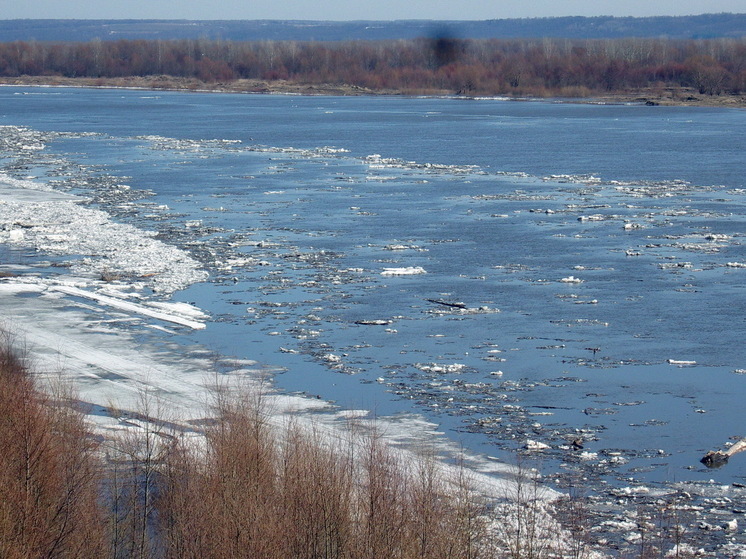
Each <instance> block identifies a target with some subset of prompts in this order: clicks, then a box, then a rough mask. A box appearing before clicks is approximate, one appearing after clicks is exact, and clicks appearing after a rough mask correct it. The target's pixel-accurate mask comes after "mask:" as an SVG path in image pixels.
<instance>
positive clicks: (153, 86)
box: [0, 75, 746, 108]
mask: <svg viewBox="0 0 746 559" xmlns="http://www.w3.org/2000/svg"><path fill="white" fill-rule="evenodd" d="M0 85H8V86H49V87H92V88H127V89H148V90H162V91H201V92H215V93H256V94H278V95H341V96H353V95H424V96H433V97H436V96H449V95H453V93H452V92H450V91H447V90H443V91H403V90H396V89H370V88H365V87H360V86H356V85H350V84H308V83H296V82H290V81H287V80H248V79H240V80H231V81H225V82H216V83H207V82H203V81H200V80H197V79H195V78H180V77H172V76H164V75H161V76H144V77H138V76H128V77H120V78H67V77H62V76H20V77H0ZM456 96H457V97H465V98H468V96H463V95H456ZM495 97H505V98H508V99H515V100H527V99H537V98H547V97H546V96H545V95H544V94H542V95H532V94H531V93H530V92H523V93H522V94H521V95H510V94H496V95H495ZM549 98H551V99H557V100H560V101H565V102H572V103H604V104H630V103H640V104H648V105H661V106H682V107H726V108H746V95H744V94H741V95H734V94H722V95H707V94H700V93H699V92H698V91H697V90H695V89H694V88H685V87H665V88H645V89H629V90H622V91H615V92H608V93H603V94H593V93H589V94H588V95H587V96H583V97H561V96H557V97H549Z"/></svg>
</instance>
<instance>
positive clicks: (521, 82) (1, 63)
mask: <svg viewBox="0 0 746 559" xmlns="http://www.w3.org/2000/svg"><path fill="white" fill-rule="evenodd" d="M20 76H46V77H66V78H93V79H99V80H101V85H104V82H105V80H106V79H111V78H121V77H153V76H156V77H158V80H159V82H160V83H161V84H162V87H163V88H168V81H169V80H171V79H176V78H179V79H182V78H188V79H192V80H195V85H194V87H195V88H196V87H198V84H199V83H201V84H225V83H228V82H235V81H236V80H265V81H274V82H276V81H286V82H289V83H298V84H319V85H321V84H337V85H342V84H344V85H346V86H352V87H354V88H360V89H362V90H365V91H368V92H395V93H405V94H444V93H445V94H461V95H470V96H472V95H512V96H524V95H530V96H538V97H549V96H560V97H587V96H592V95H598V94H604V93H620V92H629V91H639V90H643V89H648V90H649V89H652V90H656V89H657V90H662V89H664V88H691V89H693V90H696V91H697V92H699V93H700V94H702V95H710V96H719V95H735V96H741V95H744V94H745V93H746V38H741V39H731V38H719V39H700V40H680V39H666V38H656V39H645V38H630V39H550V38H545V39H536V40H533V39H506V40H500V39H456V38H451V37H440V38H420V39H406V40H403V39H402V40H385V41H341V42H312V41H307V42H306V41H254V42H244V41H241V42H239V41H224V40H208V39H182V40H168V41H163V40H152V41H149V40H117V41H102V40H93V41H89V42H78V43H72V42H59V43H54V42H53V43H47V42H44V43H42V42H36V41H13V42H8V43H0V77H5V78H12V77H20Z"/></svg>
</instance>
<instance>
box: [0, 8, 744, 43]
mask: <svg viewBox="0 0 746 559" xmlns="http://www.w3.org/2000/svg"><path fill="white" fill-rule="evenodd" d="M442 34H448V35H450V36H453V37H459V38H469V39H489V38H501V39H517V38H536V37H554V38H567V39H614V38H627V37H667V38H675V39H701V38H721V37H729V38H741V37H746V13H745V14H728V13H723V14H705V15H697V16H682V17H668V16H666V17H646V18H634V17H611V16H601V17H559V18H524V19H496V20H488V21H432V20H402V21H345V22H333V21H272V20H237V21H220V20H209V21H208V20H202V21H190V20H61V19H24V20H0V42H9V41H30V40H36V41H90V40H93V39H101V40H116V39H150V40H154V39H161V40H170V39H198V38H203V39H222V40H231V41H258V40H276V41H286V40H293V41H347V40H384V39H412V38H417V37H424V36H433V35H442Z"/></svg>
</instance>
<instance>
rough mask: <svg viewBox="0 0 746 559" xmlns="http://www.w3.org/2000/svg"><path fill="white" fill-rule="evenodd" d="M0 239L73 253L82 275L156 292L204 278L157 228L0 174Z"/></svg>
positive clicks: (196, 265) (52, 251)
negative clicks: (115, 217)
mask: <svg viewBox="0 0 746 559" xmlns="http://www.w3.org/2000/svg"><path fill="white" fill-rule="evenodd" d="M0 194H2V199H1V200H0V242H5V243H12V244H13V245H16V246H18V247H22V248H32V249H34V250H36V251H39V252H43V253H47V254H51V255H59V256H73V257H75V258H73V259H72V260H71V261H70V264H71V267H72V271H73V272H74V273H76V274H79V275H81V276H83V277H86V278H91V279H94V278H95V279H101V278H102V277H122V276H124V277H126V278H127V279H128V280H129V281H130V282H134V283H135V284H136V285H138V286H141V287H144V288H149V289H152V290H153V291H155V292H161V293H172V292H174V291H177V290H179V289H183V288H185V287H187V286H188V285H190V284H192V283H195V282H198V281H203V280H204V279H206V278H207V272H205V271H204V270H202V269H200V266H199V263H198V262H196V261H195V260H194V259H193V258H191V257H190V256H189V255H188V254H187V253H185V252H184V251H182V250H179V249H178V248H176V247H174V246H171V245H167V244H165V243H163V242H161V241H159V240H157V239H155V238H154V237H155V235H156V233H154V232H150V231H141V230H138V229H136V228H135V227H132V226H131V225H127V224H122V223H115V222H113V221H111V219H110V218H109V216H108V215H107V214H106V213H105V212H103V211H101V210H97V209H93V208H87V207H84V206H82V205H81V203H82V202H84V200H83V199H82V198H80V197H75V196H71V195H65V194H60V193H56V192H53V191H50V190H49V189H47V188H45V187H44V185H42V184H39V183H35V182H32V181H27V180H18V179H13V178H11V177H8V176H6V175H0Z"/></svg>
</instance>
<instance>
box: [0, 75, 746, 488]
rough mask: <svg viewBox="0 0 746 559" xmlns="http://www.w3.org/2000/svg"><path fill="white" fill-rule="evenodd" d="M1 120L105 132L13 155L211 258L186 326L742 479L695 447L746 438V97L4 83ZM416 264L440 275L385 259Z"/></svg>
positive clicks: (327, 386)
mask: <svg viewBox="0 0 746 559" xmlns="http://www.w3.org/2000/svg"><path fill="white" fill-rule="evenodd" d="M3 124H12V125H22V126H27V127H29V128H31V129H34V130H40V131H48V132H56V133H61V132H75V133H83V132H93V133H96V135H92V136H83V137H78V136H75V137H67V136H64V135H63V136H59V137H54V138H51V139H50V141H49V143H48V145H47V147H46V149H45V150H44V151H43V152H41V153H38V154H32V156H30V159H29V161H27V162H26V163H27V166H26V168H25V169H22V170H15V171H14V172H16V173H19V174H20V175H25V174H28V173H33V174H36V175H37V176H38V177H39V178H38V180H45V181H57V184H58V185H59V186H60V188H70V189H72V190H75V191H83V192H87V193H95V194H96V196H97V197H98V198H97V199H98V200H99V201H100V203H101V205H102V207H103V208H105V209H107V211H110V212H111V213H112V214H113V215H114V216H115V217H116V218H117V219H120V220H123V221H128V222H131V223H135V224H137V225H138V226H141V227H143V228H144V229H150V230H153V229H155V230H158V231H159V232H160V234H161V237H162V238H163V239H165V240H168V241H170V242H173V243H175V244H178V245H180V246H182V247H184V248H185V249H187V250H189V251H191V252H192V253H193V254H194V255H195V256H196V257H197V258H199V259H200V260H201V261H202V262H203V263H204V265H205V267H206V268H207V269H208V270H209V271H210V272H211V279H210V281H209V282H206V283H203V284H198V285H194V286H192V287H191V288H189V289H187V290H185V291H183V292H179V293H177V294H175V295H174V298H175V299H177V300H184V301H190V302H194V303H196V304H197V305H199V306H200V307H202V308H203V309H205V310H206V311H208V312H210V313H211V316H212V321H211V322H210V323H209V324H208V328H207V329H206V330H205V331H202V332H196V333H194V332H182V333H180V334H179V336H177V337H176V340H177V341H179V342H181V343H184V344H194V343H199V344H202V345H204V346H205V347H207V348H209V349H210V350H213V351H217V352H219V353H223V354H226V355H236V356H239V357H245V358H251V359H257V360H259V361H261V362H263V363H265V364H267V366H268V367H277V366H279V367H282V368H283V370H284V372H282V373H279V374H277V375H276V376H275V382H276V384H277V386H278V387H280V388H281V389H284V390H288V391H302V392H306V393H308V394H312V395H318V396H321V397H322V398H327V399H330V400H333V401H335V402H338V403H339V404H340V405H342V406H345V407H354V408H358V407H363V408H366V409H371V410H374V412H376V413H380V414H392V413H398V412H404V411H415V412H418V413H422V414H425V415H426V416H428V417H429V418H431V419H433V420H434V421H436V422H439V423H440V424H441V425H442V428H443V430H444V431H445V432H446V433H447V435H448V436H450V437H452V438H453V439H454V440H456V441H459V442H462V443H463V444H465V445H466V446H467V447H468V448H471V449H473V450H475V451H478V452H484V453H487V454H491V455H496V456H499V457H501V458H504V459H507V460H511V459H513V458H514V456H515V454H514V452H515V451H516V450H518V451H520V450H521V449H522V448H523V446H524V444H525V443H526V441H527V440H528V439H531V440H538V441H542V442H544V443H546V444H549V445H550V447H551V448H550V450H548V451H546V452H545V453H544V456H543V457H542V458H541V460H542V463H543V464H544V465H545V467H546V468H547V469H553V470H557V469H558V468H557V466H558V465H559V464H565V466H563V468H581V469H586V470H588V471H590V472H592V473H594V474H596V475H598V476H600V477H604V478H608V479H611V480H616V479H619V480H628V478H634V479H638V480H641V481H673V480H678V481H680V480H684V479H693V480H694V479H711V478H716V479H718V480H722V481H732V480H734V479H741V478H742V477H743V476H744V474H745V473H746V466H745V465H744V464H745V463H744V461H743V460H739V459H736V458H734V459H733V460H732V462H731V463H730V464H729V465H728V466H727V468H724V469H722V470H718V471H707V470H703V469H702V467H701V465H700V464H699V462H698V461H699V458H700V457H701V456H702V455H703V454H704V452H705V451H706V450H709V449H711V448H720V447H721V446H722V445H723V444H724V443H725V442H726V441H728V439H729V438H730V437H741V436H744V435H746V430H744V427H743V425H744V414H743V413H742V411H741V410H742V404H741V401H742V393H743V390H744V386H745V385H744V383H746V376H745V375H743V374H740V373H738V372H736V371H740V370H741V369H744V368H746V358H745V357H746V356H745V355H744V350H743V336H744V331H745V330H746V328H745V325H744V314H743V309H744V308H745V307H744V302H745V301H746V293H745V291H744V285H745V283H746V282H744V278H745V277H746V269H742V268H739V267H735V266H733V265H731V266H729V265H728V263H731V264H734V263H746V248H745V247H744V244H743V239H744V233H745V232H746V223H745V220H746V207H745V205H744V204H745V202H746V198H745V197H744V190H743V189H744V188H745V184H744V181H745V179H744V177H745V176H746V174H745V173H744V170H746V169H745V167H746V165H744V163H745V161H744V156H743V154H744V153H745V152H746V111H743V110H730V109H707V108H671V107H646V106H636V105H634V106H633V105H630V106H610V105H575V104H562V103H552V102H506V101H497V100H480V101H467V100H453V99H413V98H396V97H377V98H340V97H294V96H258V95H227V94H200V93H161V92H158V93H150V92H138V91H119V90H109V91H106V90H101V91H91V90H82V89H21V88H2V89H0V125H3ZM156 136H157V137H159V138H155V137H156ZM213 140H216V141H213ZM235 141H239V142H235ZM325 147H332V148H335V149H334V150H329V149H321V148H325ZM287 148H295V149H294V150H289V149H287ZM336 150H344V151H336ZM373 154H379V155H380V156H381V158H384V159H386V158H391V159H394V160H395V161H385V160H382V159H379V158H373V159H371V158H369V156H371V155H373ZM0 157H1V154H0ZM60 159H64V161H68V162H70V161H71V162H75V163H76V164H77V165H79V166H78V167H75V171H74V172H73V173H72V174H69V173H68V174H67V175H66V174H64V173H63V172H62V171H61V170H60ZM0 162H2V159H1V158H0ZM427 164H429V165H427ZM68 172H69V169H68ZM84 179H85V180H84ZM93 179H96V180H93ZM112 182H123V183H126V184H128V185H130V186H131V187H132V189H134V190H137V189H141V190H144V191H148V192H149V193H150V194H151V195H150V196H148V197H146V198H143V200H141V201H140V204H139V205H138V206H136V207H131V206H130V207H126V208H124V207H123V206H121V204H120V202H121V201H120V200H115V199H113V198H112V197H111V196H110V195H109V194H107V192H108V191H107V189H106V185H107V184H110V183H112ZM164 206H167V209H166V208H165V207H164ZM197 220H198V221H199V222H200V223H199V226H187V224H188V223H189V222H193V221H197ZM625 224H626V225H627V228H625ZM392 249H394V250H392ZM0 254H2V253H0ZM241 257H250V258H254V259H256V261H260V262H261V265H259V264H257V262H254V263H253V264H252V265H248V266H234V267H233V268H231V269H228V268H226V267H225V266H224V265H221V264H220V263H221V262H222V263H224V262H226V261H227V260H228V259H230V258H234V259H235V258H241ZM404 267H410V268H411V267H422V268H423V269H424V270H425V271H426V272H427V273H425V274H419V275H408V276H384V275H381V272H382V271H384V269H385V268H404ZM571 276H572V277H574V278H578V279H579V280H582V282H581V283H572V282H569V281H565V282H563V281H561V280H562V279H567V278H570V277H571ZM433 301H442V302H446V303H457V304H459V305H461V304H463V306H464V307H465V309H462V308H456V307H448V306H446V305H442V304H440V303H437V302H433ZM498 310H499V312H497V311H498ZM374 319H375V320H385V321H387V322H389V323H388V324H386V325H361V324H359V323H358V321H361V320H363V321H365V320H374ZM170 341H172V340H170ZM669 359H673V360H676V361H693V362H696V365H687V366H682V365H677V364H671V363H669V362H668V360H669ZM499 372H501V375H500V374H498V373H499ZM575 438H582V439H584V441H585V450H587V451H588V452H595V453H598V457H597V458H596V459H593V460H580V458H579V453H578V452H577V451H572V450H570V449H568V448H567V443H569V441H571V440H573V439H575ZM617 455H618V456H620V457H621V458H619V457H617V458H616V462H615V463H613V464H612V463H609V461H608V459H609V458H610V457H614V456H617Z"/></svg>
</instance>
